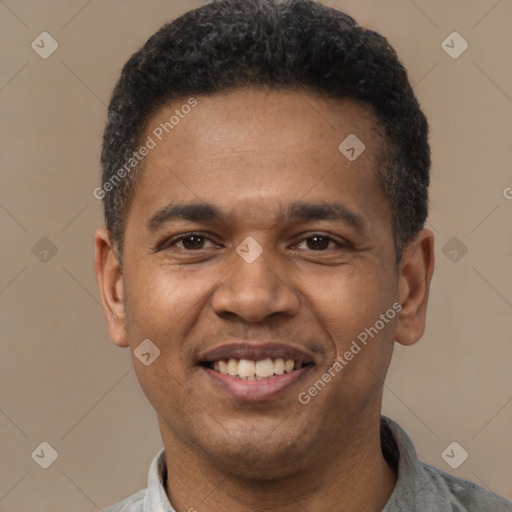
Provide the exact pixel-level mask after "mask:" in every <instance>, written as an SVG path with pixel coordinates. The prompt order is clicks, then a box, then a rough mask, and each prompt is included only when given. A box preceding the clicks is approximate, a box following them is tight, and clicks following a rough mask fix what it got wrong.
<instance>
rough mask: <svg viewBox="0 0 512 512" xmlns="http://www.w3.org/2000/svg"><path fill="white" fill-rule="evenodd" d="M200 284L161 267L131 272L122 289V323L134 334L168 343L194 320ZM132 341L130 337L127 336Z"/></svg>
mask: <svg viewBox="0 0 512 512" xmlns="http://www.w3.org/2000/svg"><path fill="white" fill-rule="evenodd" d="M204 294H205V290H204V281H202V286H201V282H198V280H197V279H194V278H193V275H192V273H190V272H185V271H177V270H176V269H175V268H170V267H169V266H166V265H165V264H164V265H161V264H160V265H152V266H146V271H143V272H141V271H140V270H139V271H138V272H134V273H132V274H131V276H130V279H129V280H128V282H127V286H126V323H127V327H128V329H129V330H130V335H131V334H132V333H133V334H136V335H138V336H139V337H140V336H144V337H148V338H151V336H154V337H155V338H156V339H160V338H161V342H162V343H163V342H165V343H166V344H167V343H170V342H172V340H173V339H177V338H179V336H178V335H179V333H180V332H182V331H186V330H187V326H189V325H190V324H191V323H192V322H193V320H194V314H195V311H197V309H198V308H199V307H200V306H201V304H202V300H204ZM130 337H132V336H130Z"/></svg>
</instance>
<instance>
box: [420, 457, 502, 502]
mask: <svg viewBox="0 0 512 512" xmlns="http://www.w3.org/2000/svg"><path fill="white" fill-rule="evenodd" d="M420 464H421V466H422V468H423V471H424V472H425V474H426V475H428V478H429V480H430V481H431V482H432V484H433V485H434V486H435V490H436V491H437V492H438V493H439V494H444V495H445V496H446V497H447V499H448V500H449V502H450V504H451V506H452V508H451V510H452V511H453V512H470V511H476V510H477V511H479V512H512V501H510V500H508V499H506V498H504V497H502V496H499V495H498V494H495V493H493V492H491V491H489V490H488V489H485V488H484V487H481V486H479V485H477V484H475V483H473V482H470V481H469V480H465V479H463V478H459V477H456V476H453V475H450V474H448V473H445V472H444V471H442V470H440V469H438V468H435V467H433V466H430V465H429V464H425V463H424V462H420Z"/></svg>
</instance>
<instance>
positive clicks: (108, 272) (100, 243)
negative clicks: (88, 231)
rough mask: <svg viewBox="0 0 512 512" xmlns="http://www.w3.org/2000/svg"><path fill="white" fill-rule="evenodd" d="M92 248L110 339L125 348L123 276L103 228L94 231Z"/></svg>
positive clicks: (108, 237)
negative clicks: (93, 248)
mask: <svg viewBox="0 0 512 512" xmlns="http://www.w3.org/2000/svg"><path fill="white" fill-rule="evenodd" d="M94 247H95V249H96V254H95V258H94V270H95V272H96V280H97V282H98V288H99V290H100V294H101V302H102V304H103V311H104V312H105V317H106V319H107V324H108V330H109V333H110V338H111V340H112V341H113V342H114V343H115V344H116V345H118V346H119V347H127V346H128V340H127V336H126V330H125V310H124V283H123V276H122V273H121V268H120V265H119V259H118V257H117V254H116V250H115V247H114V244H113V243H112V241H111V239H110V235H109V232H108V231H107V230H106V229H105V228H100V229H98V230H97V231H96V233H95V235H94Z"/></svg>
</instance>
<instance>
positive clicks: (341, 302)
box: [303, 266, 392, 352]
mask: <svg viewBox="0 0 512 512" xmlns="http://www.w3.org/2000/svg"><path fill="white" fill-rule="evenodd" d="M303 290H308V293H307V295H306V301H307V304H306V305H307V306H308V307H309V308H310V309H311V310H312V312H313V314H314V315H315V316H316V317H317V319H318V321H319V322H320V323H321V326H322V327H323V328H324V329H325V331H327V332H328V334H329V336H330V338H331V339H332V340H334V343H335V346H336V351H337V352H340V351H344V350H345V349H346V346H347V345H348V346H349V345H350V344H351V341H352V340H353V339H354V338H355V337H357V335H358V334H359V333H360V332H361V331H364V329H365V328H368V327H370V326H372V325H374V323H375V322H376V321H377V320H378V319H379V316H380V314H381V313H384V312H385V311H386V309H388V308H389V307H391V302H392V301H390V292H389V291H388V290H386V289H385V284H384V283H383V282H382V279H381V277H380V276H379V273H378V272H377V271H376V270H375V271H372V269H371V268H370V267H369V266H366V267H365V266H360V267H359V266H357V267H356V266H350V267H348V266H347V267H343V268H340V269H337V270H333V269H330V272H322V273H320V274H319V273H316V274H310V275H309V276H308V278H307V280H306V281H304V283H303ZM388 303H389V304H388Z"/></svg>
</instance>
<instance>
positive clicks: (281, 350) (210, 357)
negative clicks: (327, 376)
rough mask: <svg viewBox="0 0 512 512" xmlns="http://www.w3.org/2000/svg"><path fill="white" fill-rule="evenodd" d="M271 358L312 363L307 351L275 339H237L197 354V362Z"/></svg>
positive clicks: (312, 360) (311, 356)
mask: <svg viewBox="0 0 512 512" xmlns="http://www.w3.org/2000/svg"><path fill="white" fill-rule="evenodd" d="M268 357H269V358H271V359H293V360H294V361H295V362H297V363H303V364H308V363H313V362H314V357H313V355H312V354H310V353H309V351H305V350H304V349H301V348H297V347H294V346H292V345H289V344H287V343H282V342H276V341H252V340H248V341H238V342H231V343H225V344H223V345H218V346H216V347H214V348H211V349H208V350H205V351H203V352H201V353H200V354H199V362H200V363H205V362H213V361H219V360H221V359H249V360H253V361H260V360H262V359H266V358H268Z"/></svg>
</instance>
